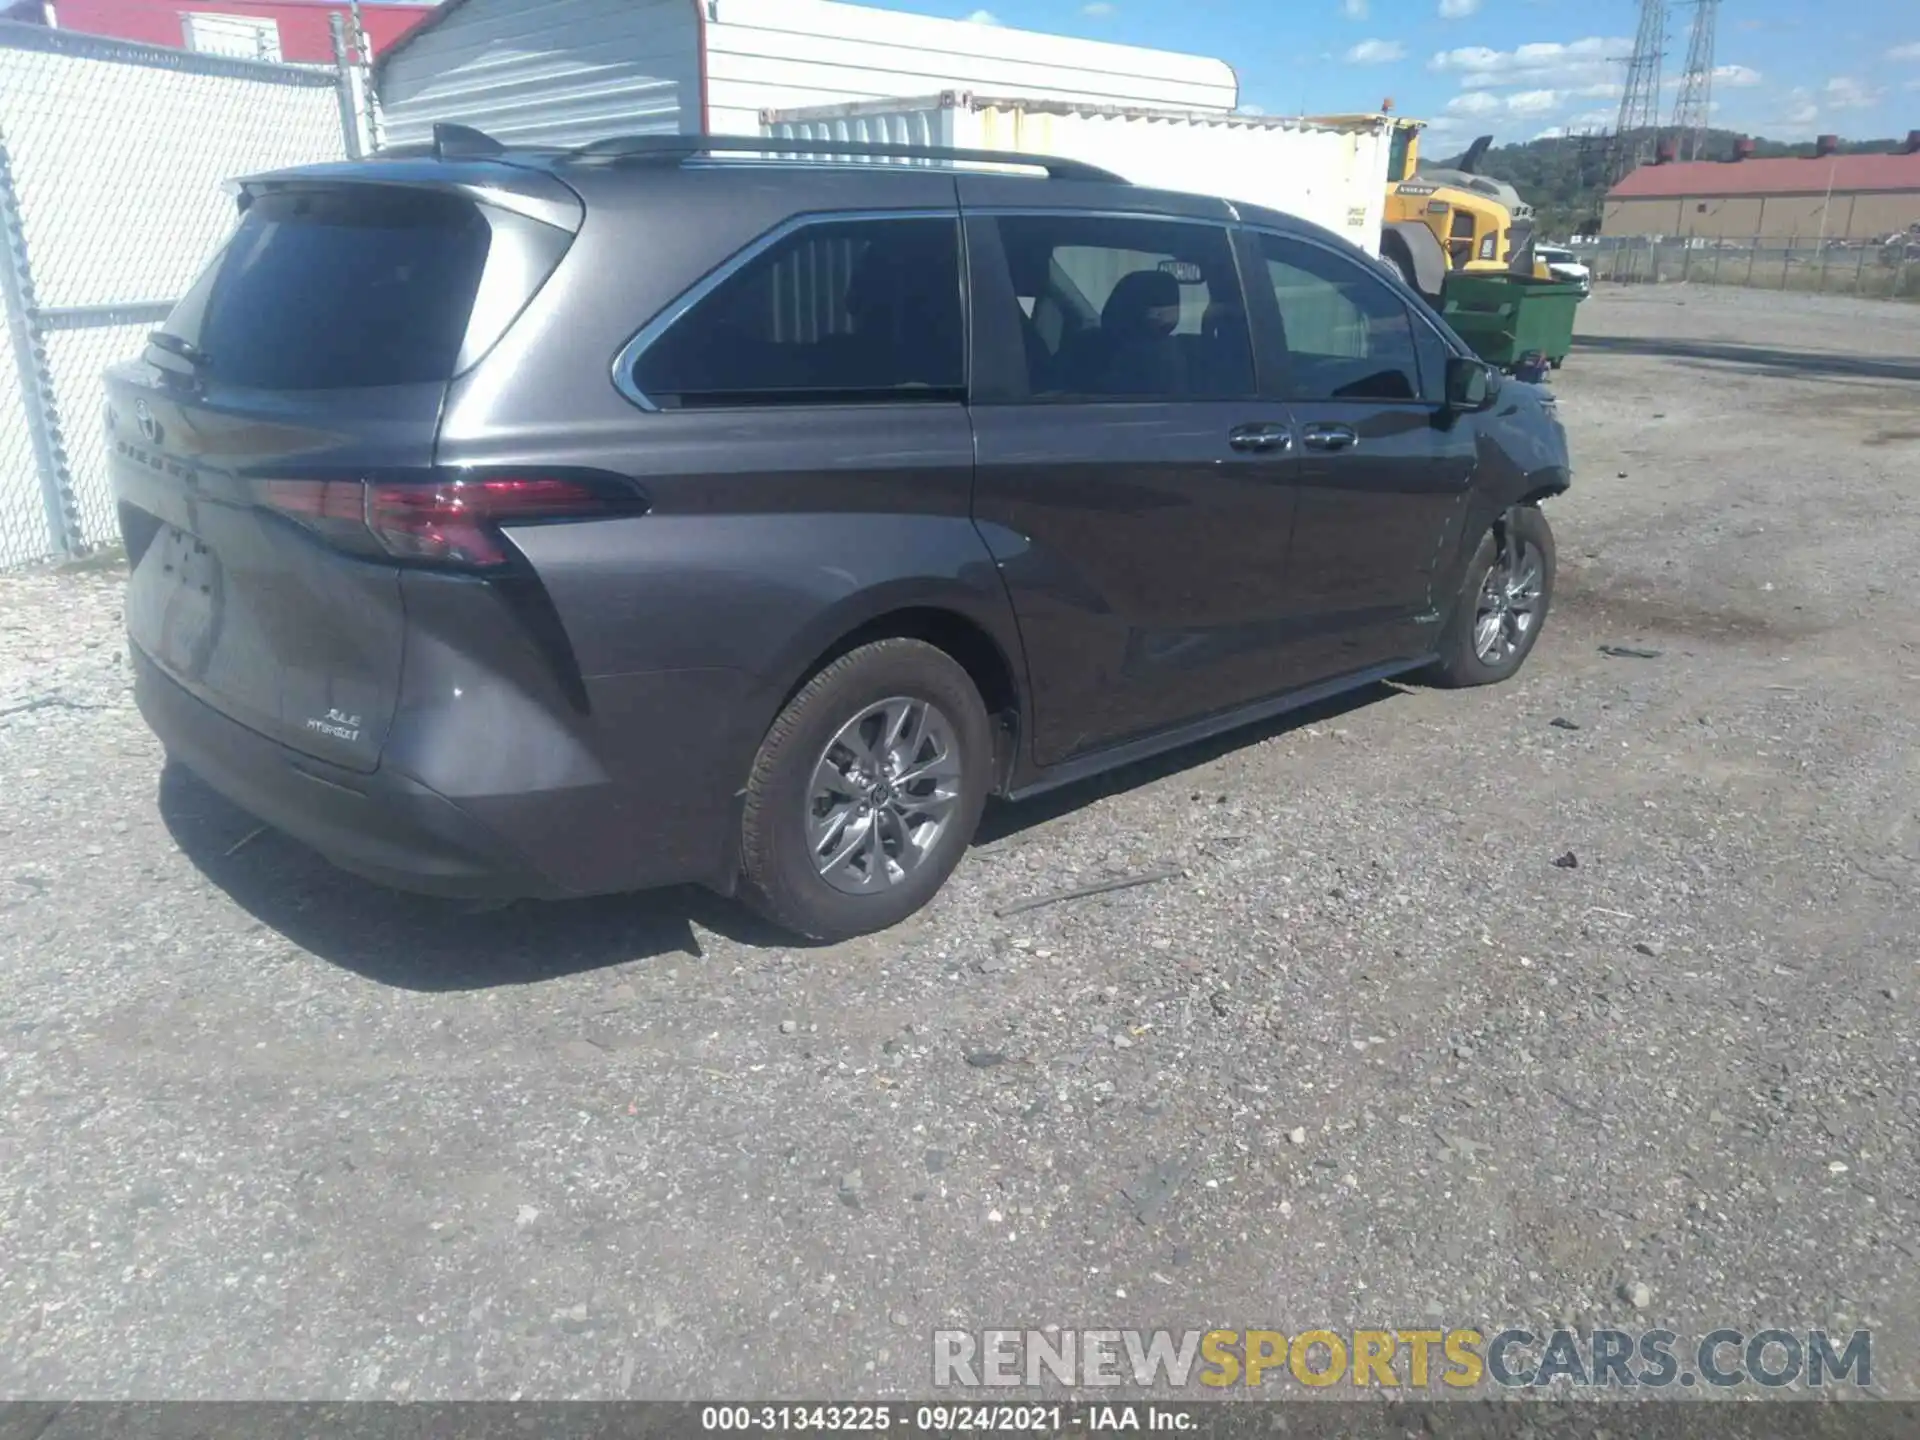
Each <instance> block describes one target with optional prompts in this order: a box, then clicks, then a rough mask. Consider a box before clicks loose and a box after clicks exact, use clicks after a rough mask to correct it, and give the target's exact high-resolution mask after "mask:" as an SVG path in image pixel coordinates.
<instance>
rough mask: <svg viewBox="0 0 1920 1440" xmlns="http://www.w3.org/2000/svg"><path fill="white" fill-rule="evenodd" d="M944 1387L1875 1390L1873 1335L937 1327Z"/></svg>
mask: <svg viewBox="0 0 1920 1440" xmlns="http://www.w3.org/2000/svg"><path fill="white" fill-rule="evenodd" d="M933 1383H934V1385H935V1386H937V1387H939V1388H941V1389H948V1388H960V1389H971V1388H995V1387H1017V1386H1027V1387H1039V1386H1045V1385H1066V1386H1071V1387H1076V1388H1078V1387H1087V1386H1103V1385H1129V1384H1131V1385H1138V1386H1143V1387H1144V1386H1156V1385H1159V1386H1170V1387H1172V1388H1175V1389H1184V1388H1189V1387H1202V1389H1203V1390H1205V1389H1212V1390H1220V1389H1227V1388H1234V1387H1240V1388H1248V1389H1257V1388H1260V1387H1262V1386H1269V1385H1273V1386H1292V1385H1304V1386H1308V1387H1310V1388H1314V1389H1320V1390H1325V1389H1328V1388H1329V1387H1332V1386H1346V1387H1348V1388H1359V1389H1376V1390H1380V1389H1385V1390H1395V1389H1404V1390H1429V1389H1432V1390H1438V1391H1440V1393H1445V1392H1446V1391H1448V1390H1452V1391H1461V1390H1471V1389H1477V1388H1482V1387H1486V1386H1489V1385H1491V1386H1495V1387H1499V1388H1502V1389H1509V1390H1511V1389H1546V1388H1549V1387H1552V1388H1555V1389H1562V1388H1574V1389H1587V1388H1599V1389H1607V1388H1628V1389H1640V1388H1644V1389H1666V1388H1676V1389H1690V1388H1694V1387H1698V1386H1706V1387H1709V1388H1712V1389H1730V1388H1733V1387H1736V1386H1758V1387H1761V1388H1764V1389H1782V1388H1785V1387H1788V1386H1794V1385H1803V1386H1807V1387H1811V1388H1825V1387H1829V1386H1835V1385H1848V1386H1853V1387H1856V1388H1858V1389H1867V1388H1869V1387H1870V1386H1871V1385H1872V1384H1873V1333H1872V1332H1871V1331H1869V1330H1854V1331H1852V1332H1850V1333H1848V1334H1846V1335H1844V1336H1833V1335H1829V1334H1828V1333H1827V1332H1826V1331H1824V1330H1806V1331H1793V1330H1784V1329H1766V1330H1755V1331H1746V1330H1737V1329H1731V1328H1729V1329H1719V1330H1712V1331H1709V1332H1707V1333H1706V1334H1705V1335H1702V1336H1700V1337H1699V1338H1698V1339H1696V1340H1687V1339H1683V1338H1682V1337H1681V1336H1680V1335H1679V1334H1677V1333H1676V1332H1675V1331H1672V1330H1605V1329H1602V1330H1592V1331H1588V1332H1584V1333H1583V1332H1580V1331H1576V1330H1567V1329H1561V1330H1546V1331H1537V1332H1536V1331H1533V1330H1527V1329H1520V1328H1511V1329H1505V1330H1496V1331H1487V1330H1481V1329H1468V1328H1455V1329H1446V1330H1441V1329H1432V1328H1425V1327H1421V1328H1409V1329H1379V1330H1334V1329H1330V1328H1326V1329H1313V1330H1300V1331H1294V1332H1286V1331H1280V1330H1184V1331H1178V1330H1065V1329H1052V1330H981V1331H969V1330H936V1331H935V1332H934V1334H933Z"/></svg>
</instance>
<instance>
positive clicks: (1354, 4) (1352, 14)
mask: <svg viewBox="0 0 1920 1440" xmlns="http://www.w3.org/2000/svg"><path fill="white" fill-rule="evenodd" d="M1367 8H1368V6H1367V0H1340V13H1341V14H1342V15H1344V16H1346V17H1347V19H1349V20H1364V19H1366V18H1367Z"/></svg>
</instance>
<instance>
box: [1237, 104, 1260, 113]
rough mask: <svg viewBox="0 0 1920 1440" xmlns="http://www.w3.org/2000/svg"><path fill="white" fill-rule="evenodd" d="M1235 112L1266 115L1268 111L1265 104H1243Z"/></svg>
mask: <svg viewBox="0 0 1920 1440" xmlns="http://www.w3.org/2000/svg"><path fill="white" fill-rule="evenodd" d="M1233 113H1234V114H1236V115H1264V114H1266V113H1267V107H1266V106H1264V105H1242V106H1240V107H1239V108H1238V109H1237V110H1235V111H1234V112H1233Z"/></svg>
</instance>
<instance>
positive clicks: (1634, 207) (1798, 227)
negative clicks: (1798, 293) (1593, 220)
mask: <svg viewBox="0 0 1920 1440" xmlns="http://www.w3.org/2000/svg"><path fill="white" fill-rule="evenodd" d="M1838 143H1839V142H1838V141H1837V140H1835V138H1834V137H1833V136H1831V135H1824V136H1822V137H1821V138H1820V140H1819V142H1818V143H1817V144H1816V146H1815V147H1814V148H1815V151H1816V153H1815V154H1813V155H1811V156H1805V157H1802V156H1787V157H1783V158H1778V159H1767V160H1760V159H1756V158H1754V156H1753V142H1752V141H1750V140H1743V141H1740V142H1737V143H1736V145H1735V147H1734V152H1733V155H1732V156H1731V157H1730V158H1729V159H1726V160H1693V161H1688V162H1686V163H1685V164H1674V163H1672V162H1671V161H1666V160H1663V161H1662V162H1660V163H1656V164H1652V165H1642V166H1641V167H1640V168H1639V169H1638V170H1635V171H1633V172H1632V173H1631V174H1629V175H1627V176H1626V178H1624V179H1623V180H1621V181H1620V183H1619V184H1617V185H1615V186H1614V187H1613V189H1611V190H1609V191H1608V192H1607V200H1606V208H1605V210H1604V212H1603V213H1602V216H1601V233H1602V234H1604V235H1659V236H1666V237H1684V238H1695V237H1698V238H1705V239H1719V240H1752V239H1754V238H1755V237H1757V236H1765V237H1768V238H1770V239H1779V240H1803V241H1812V240H1816V239H1820V240H1884V239H1886V238H1887V237H1888V236H1889V235H1892V234H1894V233H1896V232H1898V231H1904V230H1906V229H1907V228H1908V227H1909V226H1912V225H1914V224H1916V223H1920V130H1916V131H1913V132H1912V133H1910V134H1909V135H1908V136H1907V140H1906V144H1905V145H1904V146H1903V147H1902V148H1901V149H1900V151H1899V152H1898V153H1897V154H1891V155H1888V154H1878V155H1860V154H1853V155H1842V154H1840V153H1839V151H1838Z"/></svg>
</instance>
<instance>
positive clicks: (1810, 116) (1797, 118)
mask: <svg viewBox="0 0 1920 1440" xmlns="http://www.w3.org/2000/svg"><path fill="white" fill-rule="evenodd" d="M1819 118H1820V105H1819V102H1818V101H1816V100H1815V99H1814V98H1813V92H1812V91H1811V90H1807V89H1804V88H1802V87H1799V86H1795V87H1794V88H1793V89H1792V90H1789V91H1788V92H1787V108H1786V109H1785V110H1784V111H1783V112H1782V119H1783V120H1784V121H1785V123H1786V124H1788V125H1791V126H1797V127H1805V126H1808V125H1811V124H1813V123H1814V121H1816V120H1818V119H1819Z"/></svg>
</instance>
